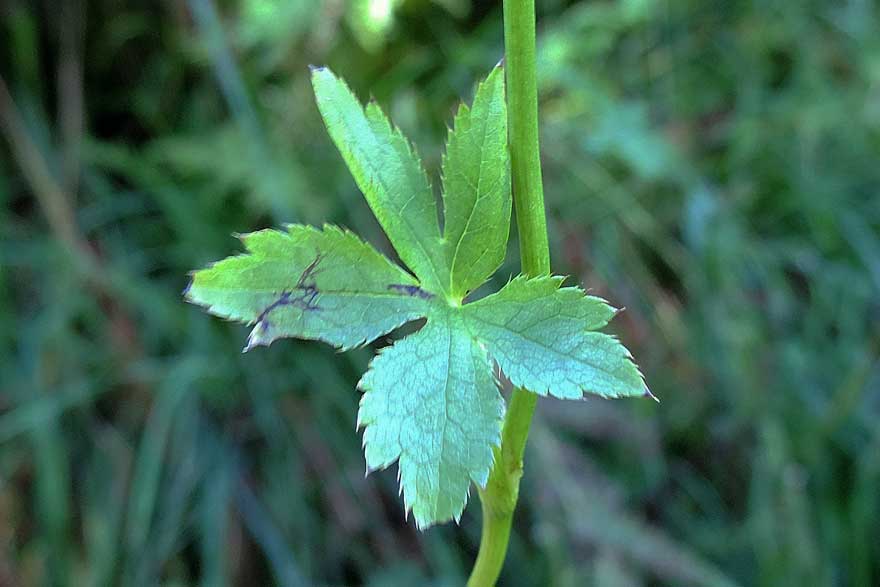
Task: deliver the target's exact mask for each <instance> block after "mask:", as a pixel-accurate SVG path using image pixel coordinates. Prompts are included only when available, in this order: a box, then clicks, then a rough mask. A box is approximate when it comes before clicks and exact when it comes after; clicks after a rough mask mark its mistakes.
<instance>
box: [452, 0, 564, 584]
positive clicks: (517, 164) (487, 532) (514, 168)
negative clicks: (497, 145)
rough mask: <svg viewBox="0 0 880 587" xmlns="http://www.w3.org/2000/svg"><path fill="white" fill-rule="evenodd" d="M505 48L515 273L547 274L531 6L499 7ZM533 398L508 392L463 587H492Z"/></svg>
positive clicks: (511, 0) (507, 1) (509, 0)
mask: <svg viewBox="0 0 880 587" xmlns="http://www.w3.org/2000/svg"><path fill="white" fill-rule="evenodd" d="M504 49H505V71H506V74H507V102H508V128H509V132H510V138H509V143H510V164H511V173H512V178H511V179H512V183H513V202H514V206H515V208H516V223H517V229H518V232H519V240H520V258H521V263H522V271H523V273H524V274H526V275H542V274H547V273H549V272H550V248H549V245H548V242H547V219H546V216H545V212H544V189H543V186H542V183H541V156H540V151H539V147H538V83H537V75H536V66H535V0H504ZM537 401H538V396H536V395H535V394H533V393H531V392H530V391H526V390H525V389H514V390H513V395H512V396H511V399H510V404H509V405H508V407H507V415H506V417H505V419H504V427H503V429H502V432H501V447H500V448H497V449H496V450H495V467H494V468H493V469H492V473H491V474H490V475H489V481H488V483H487V484H486V488H485V489H483V490H480V500H481V502H482V509H483V533H482V537H481V539H480V552H479V554H478V555H477V561H476V563H475V564H474V569H473V571H472V573H471V577H470V579H469V580H468V587H492V586H493V585H495V582H496V581H497V580H498V575H499V574H500V573H501V567H502V566H503V565H504V557H505V554H506V553H507V543H508V541H509V539H510V528H511V525H512V523H513V512H514V510H515V509H516V501H517V498H518V497H519V481H520V479H521V478H522V472H523V453H524V451H525V447H526V440H527V439H528V436H529V426H531V423H532V414H533V413H534V412H535V404H536V403H537Z"/></svg>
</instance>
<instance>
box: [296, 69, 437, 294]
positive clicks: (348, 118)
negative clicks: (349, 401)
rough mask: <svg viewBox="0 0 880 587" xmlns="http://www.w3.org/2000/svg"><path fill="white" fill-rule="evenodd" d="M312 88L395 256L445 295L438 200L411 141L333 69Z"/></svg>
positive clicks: (319, 74) (321, 72)
mask: <svg viewBox="0 0 880 587" xmlns="http://www.w3.org/2000/svg"><path fill="white" fill-rule="evenodd" d="M312 84H313V86H314V89H315V97H316V98H317V101H318V109H319V110H320V111H321V115H322V116H323V117H324V124H325V125H326V126H327V131H328V132H329V133H330V137H331V138H332V139H333V142H334V143H335V144H336V147H337V148H338V149H339V152H340V153H341V154H342V158H343V159H345V162H346V164H347V165H348V168H349V170H350V171H351V174H352V176H353V177H354V180H355V182H356V183H357V185H358V187H359V188H360V189H361V191H362V192H363V194H364V197H365V198H366V199H367V203H369V205H370V208H371V209H372V210H373V214H375V215H376V219H378V220H379V224H381V225H382V229H383V230H384V231H385V234H387V235H388V238H389V240H390V241H391V244H392V245H394V248H395V250H396V251H397V254H398V255H400V258H401V260H403V262H404V263H406V265H407V266H408V267H409V268H410V269H412V270H413V272H414V273H415V274H416V275H417V276H418V278H419V280H420V281H421V282H422V284H423V287H425V288H426V289H428V290H430V291H433V292H437V293H440V292H446V291H447V289H448V286H447V283H448V282H449V268H448V265H447V262H446V257H445V255H444V252H443V249H442V247H441V242H442V241H441V238H440V227H439V223H438V220H437V204H436V199H435V198H434V193H433V192H432V191H431V185H430V183H429V182H428V177H427V176H426V175H425V171H424V169H423V168H422V165H421V163H420V162H419V160H418V157H417V156H416V155H415V153H414V152H413V149H412V147H411V146H410V144H409V141H407V140H406V137H404V136H403V134H402V133H401V132H400V131H399V130H397V129H395V128H392V126H391V124H390V123H389V122H388V119H387V118H386V117H385V115H384V114H382V110H381V109H380V108H379V106H378V105H377V104H376V103H374V102H371V103H370V104H369V105H368V106H367V108H366V110H364V108H362V107H361V104H360V102H358V99H357V98H356V97H355V96H354V94H352V92H351V90H349V89H348V86H346V85H345V83H344V82H343V81H341V80H340V79H339V78H337V77H336V76H335V75H333V72H331V71H330V70H329V69H326V68H316V69H314V70H313V71H312Z"/></svg>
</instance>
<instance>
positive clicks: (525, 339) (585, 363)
mask: <svg viewBox="0 0 880 587" xmlns="http://www.w3.org/2000/svg"><path fill="white" fill-rule="evenodd" d="M561 284H562V278H559V277H539V278H535V279H526V278H523V277H517V278H516V279H514V280H512V281H511V282H510V283H508V284H507V285H506V286H505V287H504V288H503V289H501V291H499V292H498V293H496V294H493V295H491V296H488V297H485V298H483V299H481V300H479V301H477V302H474V303H472V304H467V305H465V306H464V307H463V308H462V314H463V315H464V316H465V319H466V320H465V322H466V324H467V327H468V328H469V329H470V331H471V332H472V334H473V335H474V336H475V337H476V338H478V339H479V340H480V341H481V342H482V343H483V344H485V345H486V348H487V349H488V350H489V354H490V356H491V357H492V358H493V359H494V360H495V361H497V362H498V365H499V366H500V367H501V370H502V371H503V372H504V374H505V375H507V377H509V378H510V380H511V382H512V383H513V384H514V385H517V386H519V387H524V388H526V389H528V390H529V391H533V392H535V393H538V394H540V395H552V396H556V397H559V398H564V399H578V398H581V397H583V395H584V394H585V393H591V394H595V395H600V396H603V397H625V396H643V395H648V394H649V392H648V388H647V387H646V386H645V382H644V378H643V377H642V374H641V373H640V372H639V369H638V367H636V365H635V363H633V361H632V356H631V355H630V353H629V351H628V350H627V349H626V347H624V346H623V345H622V344H621V343H620V341H618V340H617V339H616V338H614V337H613V336H610V335H607V334H603V333H601V332H594V331H595V330H596V329H599V328H602V327H604V326H605V325H606V324H607V323H608V321H609V320H610V319H611V318H612V317H613V316H614V314H615V310H614V309H613V308H612V307H611V306H609V305H608V304H607V303H606V302H605V301H604V300H602V299H600V298H596V297H592V296H587V295H585V294H584V292H583V290H581V289H579V288H576V287H565V288H561V287H560V286H561Z"/></svg>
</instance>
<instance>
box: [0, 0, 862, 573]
mask: <svg viewBox="0 0 880 587" xmlns="http://www.w3.org/2000/svg"><path fill="white" fill-rule="evenodd" d="M537 3H538V11H539V22H538V27H539V61H540V64H539V70H540V93H541V96H540V99H541V124H542V128H541V133H542V141H543V143H542V147H543V159H544V165H545V167H544V169H545V172H544V173H545V176H544V177H545V185H546V198H547V206H548V217H549V225H550V237H551V245H552V253H553V264H554V268H555V271H556V272H558V273H562V274H571V275H573V276H574V277H573V279H574V280H576V281H577V282H579V283H581V284H583V285H584V286H585V287H588V288H591V289H592V290H593V291H594V292H595V293H597V294H599V295H602V296H603V297H606V298H608V299H609V300H610V301H611V302H612V303H613V304H614V305H616V306H625V307H626V312H624V313H623V314H622V315H620V316H619V317H618V318H617V319H616V320H615V321H614V323H613V325H612V328H611V330H612V331H614V332H615V333H616V334H617V335H619V336H620V338H621V339H622V340H623V341H624V342H625V343H626V344H627V346H629V348H631V349H632V350H633V353H634V355H635V357H636V359H637V361H638V363H639V364H640V365H641V366H642V368H643V370H644V371H645V373H646V375H647V379H648V382H649V383H650V385H651V388H652V390H653V391H654V392H655V393H656V394H657V395H658V396H659V397H660V398H661V399H662V403H660V404H655V403H654V402H650V401H636V400H633V401H614V402H611V401H596V400H587V401H584V402H580V403H573V402H569V403H562V402H557V401H552V400H542V401H541V402H540V405H539V410H538V414H537V417H536V421H535V424H534V428H533V433H532V437H531V439H530V445H529V449H528V453H527V462H526V473H525V478H524V481H523V488H522V495H521V501H520V507H519V510H518V514H517V518H516V526H515V530H514V536H513V538H512V543H511V550H510V554H509V557H508V561H507V566H506V567H505V570H504V574H503V576H502V580H501V583H500V584H501V585H504V586H513V587H518V586H523V587H526V586H537V585H548V586H553V587H569V586H570V587H580V586H596V587H623V586H628V587H639V586H646V587H647V586H660V585H663V586H710V587H729V586H735V585H739V586H750V585H757V586H768V587H771V586H772V587H779V586H790V585H791V586H799V587H807V586H838V585H839V586H844V585H852V586H865V587H867V586H871V585H878V584H880V539H878V535H880V426H878V417H880V326H878V325H880V304H878V299H880V297H878V293H880V6H878V4H877V3H875V2H873V1H871V0H802V1H797V2H791V1H788V0H776V1H767V2H755V1H747V0H737V1H729V0H709V1H706V0H595V1H580V2H578V1H566V0H538V2H537ZM502 46H503V40H502V23H501V6H500V2H498V1H488V0H486V1H482V0H481V1H476V0H475V1H473V2H471V1H469V0H350V1H345V0H325V1H323V2H315V1H313V0H228V1H221V0H162V1H159V2H153V1H135V0H129V1H127V2H121V1H119V0H90V1H87V0H58V1H50V0H3V1H0V72H2V84H0V123H2V135H3V138H2V140H0V200H2V203H3V206H2V207H0V234H2V246H0V266H2V271H0V344H2V352H0V585H2V586H3V587H6V586H15V587H17V586H36V585H48V586H68V585H70V586H95V587H97V586H110V585H123V586H149V585H163V586H189V585H204V586H211V587H214V586H217V587H220V586H227V585H228V586H238V585H248V586H250V585H260V586H262V585H267V586H268V585H279V586H290V587H299V586H311V585H316V586H359V585H366V586H381V587H385V586H387V587H395V586H414V585H420V586H421V585H427V586H450V587H451V586H458V585H463V584H464V581H465V578H466V577H467V573H468V572H469V569H470V566H471V564H472V561H473V558H474V556H475V554H476V549H477V544H478V539H479V530H480V520H479V517H480V513H479V507H478V505H477V502H476V498H474V500H473V501H472V503H471V505H470V506H469V507H468V509H467V510H466V512H465V515H464V517H463V519H462V521H461V525H460V526H456V525H454V524H452V525H446V526H442V527H438V528H434V529H431V530H429V531H428V532H425V533H418V532H417V531H416V530H415V529H414V524H413V522H412V520H410V521H408V522H407V521H405V520H404V517H403V506H402V503H401V500H400V499H399V498H398V497H397V483H396V471H395V470H393V469H392V470H389V471H386V472H380V473H376V474H373V475H370V477H368V478H366V479H365V478H364V468H365V465H364V459H363V456H362V453H361V447H360V444H361V440H360V436H359V435H358V434H357V433H356V432H355V414H356V411H357V403H358V399H359V394H358V392H357V391H356V390H355V383H356V381H357V379H358V378H359V376H360V374H361V373H362V372H363V371H364V370H365V368H366V364H367V361H368V360H369V358H370V357H371V355H372V354H373V352H374V350H375V349H374V348H366V349H361V350H358V351H354V352H350V353H347V354H344V355H343V354H339V353H336V352H335V351H334V350H332V349H330V348H329V347H326V346H322V345H319V344H314V343H304V342H299V341H293V340H288V341H281V342H279V343H276V344H274V345H273V346H272V347H271V348H268V349H262V348H261V349H259V350H256V351H254V352H251V353H248V354H246V355H242V354H241V352H240V351H241V348H242V347H243V345H244V343H245V338H246V333H247V328H246V327H244V326H241V325H237V324H229V323H225V322H223V321H221V320H218V319H216V318H213V317H210V316H208V315H206V314H204V313H203V312H201V311H200V310H199V309H198V308H196V307H193V306H189V305H187V304H185V303H183V301H182V299H181V295H180V292H181V290H182V289H183V287H184V286H185V284H186V282H187V275H186V273H187V271H189V270H191V269H194V268H198V267H201V266H203V265H205V264H206V263H208V262H209V261H213V260H217V259H220V258H222V257H225V256H227V255H230V254H233V253H236V252H238V251H240V244H239V243H238V242H237V241H236V240H235V239H233V238H232V236H231V235H232V233H235V232H247V231H252V230H256V229H261V228H265V227H273V226H279V225H281V224H282V223H284V222H305V223H313V224H320V223H322V222H324V221H329V222H333V223H337V224H341V225H344V226H347V227H349V228H351V229H353V230H355V231H356V232H357V233H359V234H360V235H362V236H364V237H365V238H367V239H368V240H370V241H371V242H373V243H375V244H377V245H378V246H379V247H380V248H381V249H382V250H384V251H386V252H388V251H389V250H390V249H389V247H388V244H387V241H386V240H385V237H384V236H383V234H382V233H381V230H380V229H379V227H378V225H377V223H376V222H375V220H374V219H373V218H372V216H371V214H370V213H369V210H368V208H367V206H366V204H365V202H364V201H363V199H362V197H361V195H360V194H359V193H358V191H357V189H356V187H355V185H354V182H353V181H352V179H351V178H350V176H349V174H348V172H347V171H346V168H345V165H344V163H343V161H342V159H341V157H340V156H339V155H338V154H337V152H336V151H335V149H334V148H333V146H332V144H331V142H330V140H329V139H328V137H327V135H326V134H325V132H324V131H323V127H322V124H321V121H320V119H319V115H318V112H317V109H316V107H315V104H314V100H313V97H312V94H311V88H310V85H309V80H308V69H307V65H308V64H309V63H314V64H327V65H329V66H331V67H332V68H333V69H334V70H335V71H336V72H337V73H339V74H341V75H342V76H344V77H345V78H346V79H347V80H349V83H350V84H351V85H352V87H353V88H354V89H355V90H356V91H357V92H358V93H359V95H360V96H361V97H362V98H366V97H367V96H368V95H370V94H372V95H374V96H375V97H376V98H377V99H378V100H379V102H380V103H381V104H382V105H383V106H384V107H385V108H386V110H387V111H388V112H389V113H390V114H391V115H392V117H393V118H394V120H395V121H396V123H397V124H399V125H400V126H401V127H402V128H403V129H404V131H405V132H406V133H407V134H408V135H409V136H410V137H412V138H413V139H414V140H415V142H416V143H417V144H418V146H419V149H420V151H421V153H422V154H423V156H424V158H425V163H426V165H427V167H428V169H429V171H430V172H431V173H432V174H436V173H437V172H438V170H439V166H440V160H441V159H440V158H441V153H442V144H443V141H444V138H445V134H446V127H447V125H449V124H450V123H451V120H452V113H453V109H454V108H455V105H456V103H457V102H458V100H459V99H460V98H465V99H470V97H471V96H472V93H473V87H474V83H475V82H476V80H478V79H479V78H481V77H482V76H484V75H485V74H486V73H487V72H488V71H489V70H490V68H491V67H492V66H493V65H494V64H495V63H496V62H497V61H498V60H499V59H500V58H501V56H502ZM518 265H519V263H518V255H517V249H516V242H515V236H514V238H513V242H512V247H511V251H510V254H509V255H508V260H507V262H506V263H505V265H504V267H503V268H502V270H501V271H500V272H499V273H498V275H497V276H496V278H495V279H496V281H495V285H496V286H497V285H498V284H503V283H504V282H505V281H506V280H507V279H508V277H509V276H510V275H513V274H516V273H517V272H518ZM381 344H387V339H386V340H384V341H381ZM374 346H375V345H374Z"/></svg>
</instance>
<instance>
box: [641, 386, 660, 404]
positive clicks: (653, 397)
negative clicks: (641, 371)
mask: <svg viewBox="0 0 880 587" xmlns="http://www.w3.org/2000/svg"><path fill="white" fill-rule="evenodd" d="M642 397H649V398H651V399H652V400H654V401H655V402H657V403H658V404H659V403H660V398H658V397H657V396H656V395H654V394H653V393H651V390H650V389H648V386H647V385H646V386H645V393H643V394H642Z"/></svg>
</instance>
